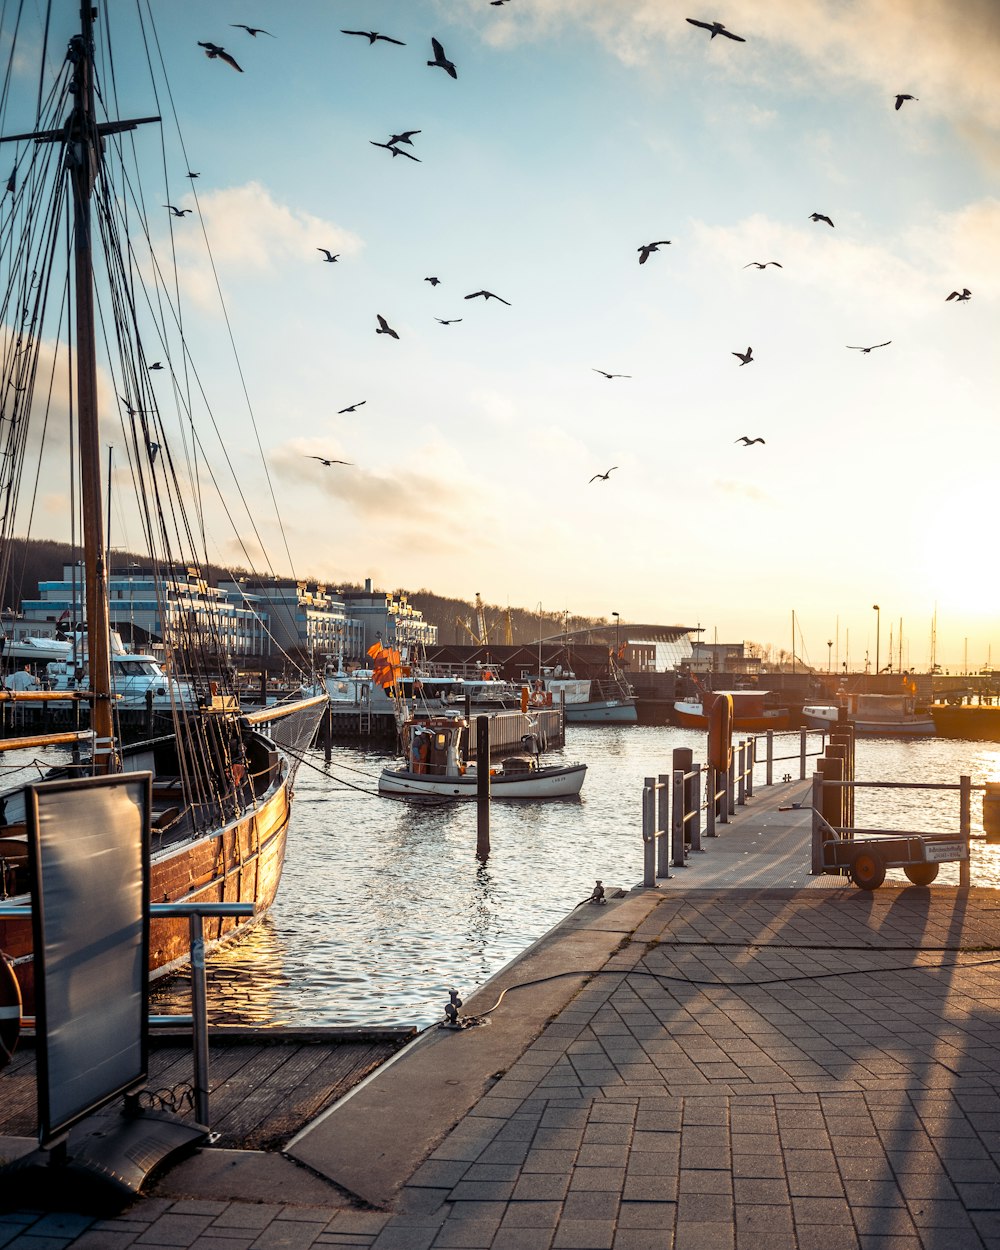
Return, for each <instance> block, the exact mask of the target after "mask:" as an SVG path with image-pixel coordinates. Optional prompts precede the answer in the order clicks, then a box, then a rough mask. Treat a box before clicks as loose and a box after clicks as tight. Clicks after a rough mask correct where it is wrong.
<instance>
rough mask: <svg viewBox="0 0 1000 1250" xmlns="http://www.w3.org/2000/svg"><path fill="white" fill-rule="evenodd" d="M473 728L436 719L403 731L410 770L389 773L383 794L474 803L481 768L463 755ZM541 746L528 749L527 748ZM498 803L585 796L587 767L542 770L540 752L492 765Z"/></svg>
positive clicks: (462, 720) (452, 720)
mask: <svg viewBox="0 0 1000 1250" xmlns="http://www.w3.org/2000/svg"><path fill="white" fill-rule="evenodd" d="M467 730H468V722H467V721H466V720H465V718H464V717H460V716H430V717H426V718H420V719H413V720H409V721H407V722H406V724H405V725H404V726H403V747H404V760H405V763H404V766H403V767H402V768H385V769H383V770H382V773H381V776H380V777H379V782H378V788H379V790H380V791H381V792H382V793H383V794H400V795H405V794H408V795H440V796H442V797H446V798H470V799H474V798H475V797H476V795H477V793H478V788H479V773H478V771H477V770H478V762H477V761H475V760H468V759H467V758H466V756H465V753H464V751H463V749H462V742H463V734H464V733H465V732H467ZM529 745H536V744H535V743H525V746H526V747H527V746H529ZM484 766H488V767H489V770H490V790H491V793H492V796H493V797H494V798H504V799H557V798H571V797H574V796H576V795H578V794H579V793H580V790H581V788H582V786H583V780H584V777H585V776H586V773H587V765H586V764H550V765H546V764H541V763H540V762H539V753H538V751H537V750H535V751H534V752H532V753H531V754H528V753H527V752H526V753H525V754H522V755H515V756H508V757H507V758H506V759H503V760H500V761H491V762H490V763H489V764H488V765H484Z"/></svg>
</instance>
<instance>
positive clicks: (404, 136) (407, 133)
mask: <svg viewBox="0 0 1000 1250" xmlns="http://www.w3.org/2000/svg"><path fill="white" fill-rule="evenodd" d="M420 134H423V131H422V130H401V131H400V132H399V134H398V135H392V136H391V137H390V139H389V142H390V143H408V144H410V146H411V147H412V146H413V136H414V135H420Z"/></svg>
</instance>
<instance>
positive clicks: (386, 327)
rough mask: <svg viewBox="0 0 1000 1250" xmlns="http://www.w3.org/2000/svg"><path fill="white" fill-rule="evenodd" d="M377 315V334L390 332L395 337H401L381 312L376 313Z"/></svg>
mask: <svg viewBox="0 0 1000 1250" xmlns="http://www.w3.org/2000/svg"><path fill="white" fill-rule="evenodd" d="M375 317H376V320H377V321H378V329H377V330H376V331H375V333H376V334H389V335H391V336H392V338H394V339H398V338H399V335H398V334H397V333H396V331H395V330H394V329H393V328H392V326H391V325H390V324H389V323H388V321H386V319H385V318H384V317H383V316H382V314H381V313H376V314H375Z"/></svg>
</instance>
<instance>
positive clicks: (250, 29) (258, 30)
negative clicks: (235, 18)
mask: <svg viewBox="0 0 1000 1250" xmlns="http://www.w3.org/2000/svg"><path fill="white" fill-rule="evenodd" d="M229 25H230V26H232V27H233V29H234V30H245V31H246V32H247V34H248V35H253V37H254V39H256V38H257V36H258V35H270V36H271V38H272V39H274V38H275V36H274V35H271V32H270V31H269V30H264V29H263V28H262V27H260V26H245V25H244V24H243V23H242V22H230V23H229Z"/></svg>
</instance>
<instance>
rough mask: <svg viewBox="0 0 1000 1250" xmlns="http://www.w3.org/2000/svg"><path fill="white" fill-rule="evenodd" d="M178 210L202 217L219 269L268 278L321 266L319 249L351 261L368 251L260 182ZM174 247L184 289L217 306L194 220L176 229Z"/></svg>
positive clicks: (183, 202) (186, 200)
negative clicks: (290, 268)
mask: <svg viewBox="0 0 1000 1250" xmlns="http://www.w3.org/2000/svg"><path fill="white" fill-rule="evenodd" d="M177 206H178V207H179V208H196V207H197V209H198V210H199V211H200V213H201V217H202V221H203V223H204V228H205V234H207V236H208V240H209V245H210V247H211V250H212V260H213V262H214V264H215V265H216V266H217V267H218V268H220V269H229V268H238V269H239V270H240V271H246V270H248V269H251V270H256V271H257V272H259V273H266V272H271V271H275V270H279V269H282V268H284V267H286V266H287V265H288V263H289V262H293V263H297V264H306V263H308V264H318V263H321V262H320V261H319V259H318V252H317V248H318V247H325V248H329V250H330V251H331V252H342V253H344V254H345V255H347V256H353V255H355V254H357V253H358V252H360V251H361V250H362V248H363V247H364V242H363V240H362V239H361V238H360V236H358V235H356V234H354V233H353V231H350V230H347V229H346V228H344V227H343V226H338V225H336V224H335V223H333V222H330V221H325V220H324V219H323V218H321V217H316V216H314V215H313V214H312V213H307V212H303V211H302V210H301V209H295V208H291V207H290V206H289V205H287V204H282V203H280V202H279V201H277V200H276V199H275V198H274V197H273V196H272V195H271V193H270V191H268V190H267V188H266V187H264V186H262V185H261V184H260V183H259V182H248V183H246V184H245V185H244V186H241V187H228V188H225V189H223V190H219V191H210V192H208V193H207V194H200V195H199V196H198V199H197V202H196V201H195V198H194V195H193V193H192V194H188V195H185V196H182V197H181V198H180V201H179V202H178V203H177ZM174 246H175V248H176V251H177V257H178V266H179V268H180V270H181V275H182V280H183V283H184V286H185V289H186V290H187V291H188V293H189V295H190V296H191V298H193V299H196V300H197V301H198V303H199V304H201V305H203V306H206V307H208V306H212V305H214V303H215V286H214V281H213V278H212V275H211V273H210V272H209V270H208V267H207V266H206V265H205V240H204V237H203V235H202V231H201V230H200V229H199V228H198V223H197V219H196V218H195V217H194V216H191V217H185V218H184V219H183V220H182V221H178V222H177V223H176V224H175V226H174Z"/></svg>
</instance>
